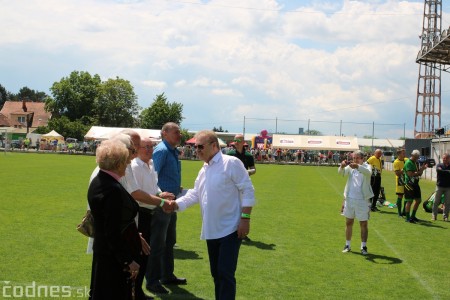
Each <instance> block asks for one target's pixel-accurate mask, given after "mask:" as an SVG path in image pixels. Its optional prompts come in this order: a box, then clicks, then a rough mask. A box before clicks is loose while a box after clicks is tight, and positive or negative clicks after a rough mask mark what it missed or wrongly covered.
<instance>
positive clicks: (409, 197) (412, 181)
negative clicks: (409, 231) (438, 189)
mask: <svg viewBox="0 0 450 300" xmlns="http://www.w3.org/2000/svg"><path fill="white" fill-rule="evenodd" d="M419 157H420V151H419V150H413V152H412V153H411V157H410V159H409V160H407V161H406V162H405V166H404V167H403V173H404V174H405V178H404V181H405V186H404V187H405V202H406V206H405V212H406V222H409V223H416V222H418V221H419V219H417V218H416V213H417V209H418V208H419V204H420V202H422V193H421V191H420V186H419V178H420V176H422V173H423V170H425V169H426V168H427V167H428V165H427V164H423V165H422V167H419V163H418V160H419ZM436 199H437V198H436ZM413 201H414V206H413V211H412V214H410V211H411V204H412V202H413Z"/></svg>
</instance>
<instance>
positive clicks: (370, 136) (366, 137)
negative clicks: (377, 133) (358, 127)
mask: <svg viewBox="0 0 450 300" xmlns="http://www.w3.org/2000/svg"><path fill="white" fill-rule="evenodd" d="M363 139H376V137H374V136H372V135H364V136H363Z"/></svg>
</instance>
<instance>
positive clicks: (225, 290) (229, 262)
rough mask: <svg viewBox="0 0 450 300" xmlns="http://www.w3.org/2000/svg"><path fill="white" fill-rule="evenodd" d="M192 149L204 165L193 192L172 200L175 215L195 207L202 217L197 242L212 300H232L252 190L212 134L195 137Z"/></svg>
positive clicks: (242, 171) (244, 174)
mask: <svg viewBox="0 0 450 300" xmlns="http://www.w3.org/2000/svg"><path fill="white" fill-rule="evenodd" d="M195 138H196V144H195V147H196V149H197V152H198V156H199V158H200V159H201V160H203V161H204V164H203V167H202V169H201V170H200V171H199V173H198V176H197V179H196V180H195V185H194V188H193V189H191V190H189V191H188V192H187V194H186V195H185V196H183V197H181V198H179V199H178V200H176V206H177V207H176V208H177V209H178V210H179V211H183V210H185V209H186V208H187V207H189V206H191V205H193V204H196V203H199V204H200V209H201V215H202V230H201V236H200V238H201V239H203V240H206V244H207V247H208V255H209V263H210V270H211V275H212V277H213V279H214V287H215V299H227V300H232V299H235V297H236V278H235V272H236V267H237V262H238V256H239V248H240V245H241V241H242V239H243V238H245V237H246V236H247V234H248V233H249V231H250V214H251V211H252V207H253V205H254V204H255V198H254V188H253V185H252V182H251V180H250V176H248V172H247V170H245V168H244V166H243V164H242V163H241V162H240V161H239V159H237V158H235V157H232V156H229V155H222V153H221V152H220V147H219V142H218V138H217V136H216V134H215V133H214V132H212V131H209V130H204V131H200V132H198V133H197V134H196V136H195Z"/></svg>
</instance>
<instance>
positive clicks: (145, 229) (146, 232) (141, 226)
mask: <svg viewBox="0 0 450 300" xmlns="http://www.w3.org/2000/svg"><path fill="white" fill-rule="evenodd" d="M152 214H153V211H152V210H151V209H147V208H143V207H140V208H139V216H138V231H139V232H140V233H142V237H143V238H144V239H145V241H146V242H147V243H148V244H150V234H151V226H152ZM150 251H151V250H150ZM147 261H148V256H147V255H142V256H141V262H140V268H139V273H138V276H137V277H136V281H135V289H136V299H140V298H143V296H144V291H143V290H142V283H143V282H144V277H145V272H146V270H147Z"/></svg>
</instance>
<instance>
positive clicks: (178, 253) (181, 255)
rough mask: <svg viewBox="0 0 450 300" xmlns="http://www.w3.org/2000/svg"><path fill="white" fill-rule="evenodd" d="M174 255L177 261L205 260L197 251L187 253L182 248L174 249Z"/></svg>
mask: <svg viewBox="0 0 450 300" xmlns="http://www.w3.org/2000/svg"><path fill="white" fill-rule="evenodd" d="M173 255H174V257H175V258H176V259H203V258H202V257H200V255H198V254H197V252H195V251H187V250H183V249H180V248H174V249H173Z"/></svg>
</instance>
